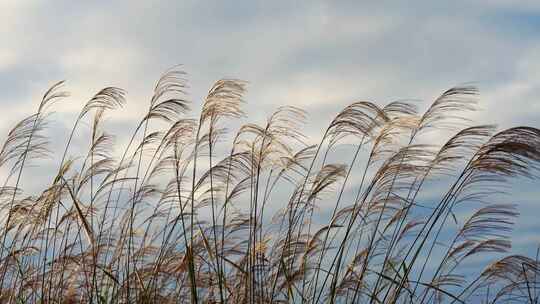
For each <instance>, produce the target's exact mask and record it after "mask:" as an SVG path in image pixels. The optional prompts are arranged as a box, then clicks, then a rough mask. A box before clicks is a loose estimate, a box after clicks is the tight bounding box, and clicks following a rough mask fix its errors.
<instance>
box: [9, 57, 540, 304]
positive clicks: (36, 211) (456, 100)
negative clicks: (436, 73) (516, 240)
mask: <svg viewBox="0 0 540 304" xmlns="http://www.w3.org/2000/svg"><path fill="white" fill-rule="evenodd" d="M246 85H247V84H246V82H244V81H241V80H237V79H221V80H219V81H217V82H216V83H215V84H214V85H213V86H212V87H211V88H210V90H209V92H208V94H207V96H206V97H205V98H204V100H202V106H201V108H200V111H194V112H195V113H198V116H197V114H193V112H192V111H191V109H192V107H194V105H193V104H192V102H190V101H188V99H187V97H186V96H187V93H186V90H187V88H188V85H187V80H186V73H184V72H183V71H182V70H181V69H180V67H178V66H176V67H173V68H171V69H170V70H167V71H166V72H165V73H164V74H163V75H162V77H161V78H160V79H159V80H158V82H157V84H156V86H155V89H154V92H153V96H152V98H151V100H150V102H149V105H148V110H147V112H146V113H145V114H144V115H143V117H142V118H141V119H140V121H138V122H136V123H135V124H134V129H133V131H132V132H131V134H130V135H129V140H128V141H127V145H126V146H125V147H117V146H115V138H114V136H113V134H111V133H109V131H108V130H109V129H108V127H107V124H106V122H105V120H104V118H105V117H106V116H107V115H109V114H110V113H111V112H113V111H115V110H117V109H119V108H121V107H123V106H124V104H125V103H126V93H125V91H124V90H122V89H120V88H115V87H108V88H105V89H103V90H101V91H99V92H98V93H97V94H96V95H95V96H93V97H92V98H90V99H89V101H88V102H86V103H85V104H84V105H83V106H82V110H81V112H80V114H79V115H78V116H77V118H76V120H75V121H74V123H73V126H72V128H71V132H70V134H69V136H68V138H67V140H66V144H65V146H64V147H60V148H58V147H54V149H52V150H51V147H50V145H49V144H48V143H49V140H48V133H47V123H48V121H49V120H50V119H51V117H53V116H50V113H51V109H53V108H54V104H55V103H56V102H59V101H61V100H62V99H64V98H65V97H66V96H68V94H67V93H66V92H65V91H64V90H63V87H64V83H63V82H60V83H57V84H55V85H54V86H52V87H51V88H50V89H49V90H48V91H46V93H45V94H44V96H43V99H42V100H41V102H40V103H39V106H38V109H37V111H36V112H35V113H34V114H31V115H30V116H28V117H27V118H24V119H23V120H21V122H19V123H18V124H16V125H15V126H14V127H13V128H12V129H11V131H10V132H9V133H8V134H7V138H6V139H5V142H4V144H3V146H2V147H1V150H0V168H1V170H2V172H3V173H4V176H5V180H4V183H3V185H2V187H1V188H0V208H1V209H2V211H1V213H0V214H2V222H1V225H0V236H1V239H2V247H1V248H0V270H1V271H0V300H1V302H2V303H32V302H33V303H76V302H87V303H177V302H191V303H306V304H307V303H469V302H471V303H511V302H515V303H538V301H539V297H540V292H539V289H538V287H540V286H539V284H540V280H539V278H538V274H539V272H540V269H539V266H540V264H539V260H538V254H537V255H536V256H534V257H526V256H521V255H515V254H512V253H511V238H510V232H511V230H512V226H513V224H514V222H515V221H516V220H517V219H518V216H519V214H518V212H517V207H516V206H515V205H513V204H509V203H506V201H508V197H506V196H504V194H505V193H511V191H512V189H511V187H508V185H511V184H510V181H511V179H520V178H534V177H535V173H536V172H537V171H536V170H537V169H538V166H539V165H540V130H539V129H536V128H532V127H526V126H519V127H514V128H510V129H506V130H497V128H496V127H495V126H493V125H474V124H473V123H472V122H471V121H469V120H467V119H466V117H467V116H468V112H471V111H475V110H476V104H477V99H478V98H477V97H478V91H477V89H476V88H475V87H474V86H469V85H463V86H457V87H454V88H451V89H449V90H447V91H446V92H443V93H442V94H441V95H440V97H438V98H437V99H436V100H435V101H434V102H433V103H432V104H431V105H430V106H429V107H427V109H425V110H423V111H422V110H420V109H418V106H417V105H416V104H415V103H409V102H404V101H397V102H391V103H388V104H386V105H379V104H376V103H372V102H368V101H359V102H355V103H352V104H351V105H349V106H347V107H346V108H344V109H343V110H341V111H340V112H338V113H337V114H336V115H335V116H334V118H333V119H332V120H331V122H330V123H329V125H328V126H327V127H326V128H323V129H321V130H320V132H321V134H322V136H321V138H319V139H317V143H316V144H311V143H312V140H313V139H308V138H306V137H305V136H304V135H303V133H302V127H303V124H304V122H305V121H306V120H307V113H305V112H304V111H303V110H301V109H299V108H296V107H294V106H285V107H280V108H278V109H277V110H276V111H275V112H274V113H272V114H271V115H269V118H268V119H267V120H266V121H265V122H263V123H261V124H257V123H253V122H249V123H246V122H245V121H246V119H247V116H248V115H247V114H246V113H245V112H244V110H243V104H244V100H243V96H244V94H245V91H246ZM81 126H86V129H87V131H84V130H81ZM236 126H238V127H236ZM88 130H90V132H88ZM125 133H127V132H125ZM85 134H88V138H87V139H83V138H82V137H86V136H87V135H85ZM122 135H123V136H125V135H126V134H122ZM74 139H77V142H86V143H87V144H86V147H82V146H77V147H76V149H73V147H72V143H73V141H74ZM57 148H58V150H57ZM74 151H77V152H74ZM80 151H83V152H80ZM56 152H58V153H61V154H58V155H61V157H60V163H59V164H58V166H57V171H54V172H50V173H51V175H53V176H54V177H53V178H52V180H50V181H47V182H43V183H42V186H43V187H44V189H43V190H42V191H40V192H36V193H28V192H25V191H24V190H23V188H24V186H25V181H26V180H28V179H29V178H30V176H28V173H27V172H28V166H29V162H32V163H36V164H39V159H43V158H47V157H48V155H49V154H51V153H56ZM470 265H474V266H473V267H471V266H470Z"/></svg>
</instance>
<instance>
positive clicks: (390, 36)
mask: <svg viewBox="0 0 540 304" xmlns="http://www.w3.org/2000/svg"><path fill="white" fill-rule="evenodd" d="M396 2H397V1H377V3H378V4H377V5H373V4H368V3H364V1H328V2H325V1H303V2H293V1H284V2H280V1H244V2H242V3H240V2H239V1H234V2H233V1H217V2H215V3H209V2H206V1H205V2H204V3H205V4H201V3H202V2H201V1H160V2H159V3H157V1H145V2H144V3H138V2H137V1H60V0H58V1H25V0H1V1H0V20H1V22H2V25H1V26H0V37H1V44H0V106H1V108H0V109H1V110H0V111H1V115H0V117H1V118H2V119H1V120H0V132H1V136H5V134H6V131H7V128H8V127H9V125H10V124H12V123H13V122H15V121H16V120H18V119H21V118H23V116H24V115H26V114H30V113H31V112H32V111H33V110H34V109H35V107H36V106H37V104H38V102H39V97H40V96H41V95H42V94H43V92H44V91H45V90H46V89H47V88H48V87H49V86H50V85H51V84H52V83H54V82H56V81H58V80H63V79H65V80H67V81H68V82H67V85H66V88H67V89H68V90H69V91H70V92H71V93H72V96H71V97H70V98H69V101H68V102H66V103H63V104H62V105H59V106H58V107H57V108H56V110H57V111H59V112H61V113H62V112H67V113H68V112H70V111H75V110H78V109H79V107H80V105H81V104H82V103H83V102H85V101H86V100H87V99H88V98H89V97H91V96H92V95H93V94H94V93H95V92H97V91H98V90H99V89H101V88H103V87H105V86H110V85H114V86H119V87H122V88H124V89H126V90H127V91H128V103H129V104H128V106H127V107H126V108H125V109H126V110H125V111H121V112H120V113H118V114H116V116H115V118H114V119H116V120H117V121H130V119H133V118H134V117H140V113H141V111H143V109H146V107H147V104H148V100H149V97H150V96H151V95H152V88H153V85H154V84H155V81H156V80H157V78H158V77H159V75H160V74H161V72H163V71H164V70H165V69H167V68H169V67H171V66H173V65H175V64H183V65H184V69H185V70H186V72H188V73H189V79H190V85H191V87H192V88H191V89H190V92H191V96H190V98H191V99H192V100H193V101H194V102H195V104H197V102H198V101H199V100H201V98H202V96H203V95H204V93H205V92H206V91H207V90H208V88H209V87H210V86H211V84H212V82H213V81H215V80H217V79H219V78H222V77H234V78H240V79H244V80H247V81H249V83H250V84H249V94H248V95H247V98H246V99H247V102H248V104H249V106H248V112H249V113H250V115H251V117H252V118H254V119H256V120H257V119H258V120H259V121H260V120H261V119H263V118H264V117H266V116H267V115H268V114H270V112H271V111H272V109H274V108H276V107H277V106H279V105H284V104H289V105H295V106H298V107H303V108H305V109H306V110H307V111H308V112H309V113H310V117H311V118H310V121H311V123H310V124H308V127H307V128H308V129H307V132H308V133H310V134H318V133H320V128H321V125H322V124H321V122H324V123H327V122H329V121H330V119H331V118H332V116H333V115H334V114H335V113H336V112H337V111H339V110H340V109H341V108H343V107H344V106H346V105H347V104H350V103H351V102H353V101H356V100H359V99H363V100H371V101H375V102H378V103H381V104H383V103H386V102H389V101H392V100H395V99H402V98H405V99H421V100H424V101H425V102H426V104H427V103H429V101H431V100H433V99H434V98H435V97H437V96H438V95H439V94H440V93H441V92H443V91H444V90H446V89H448V88H450V87H452V86H454V85H456V84H461V83H466V82H474V83H475V84H477V85H478V86H479V88H480V91H481V98H480V105H481V107H482V108H483V111H481V112H479V113H478V114H477V117H476V119H477V120H478V122H480V123H498V124H499V125H500V126H501V127H508V126H514V125H523V124H526V125H530V126H534V127H540V100H539V98H540V1H537V0H531V1H517V0H508V1H506V0H493V1H480V0H478V1H437V2H438V4H434V2H435V1H415V2H414V3H415V4H414V5H412V4H411V2H410V1H401V3H402V4H396ZM70 123H71V122H66V124H70ZM535 183H536V184H538V182H531V183H526V184H522V185H521V186H520V188H519V189H518V190H517V191H516V192H518V193H517V194H516V195H515V196H513V199H516V200H517V201H516V203H519V204H521V205H520V210H521V211H522V213H523V215H522V218H521V220H520V223H519V224H518V227H517V228H518V231H519V232H520V233H518V234H516V238H515V242H516V244H517V245H516V246H517V248H516V250H518V251H519V250H530V249H531V248H533V247H534V246H535V244H537V243H538V241H540V239H539V236H538V233H537V231H538V229H539V227H540V224H538V223H537V217H536V216H535V214H538V210H540V208H539V207H537V206H538V204H540V202H537V201H536V198H535V194H538V191H537V190H536V189H537V188H535V187H534V185H535ZM524 248H525V249H524Z"/></svg>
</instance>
